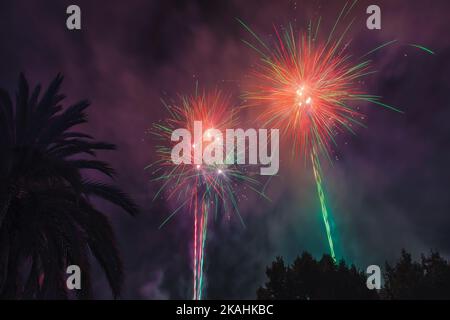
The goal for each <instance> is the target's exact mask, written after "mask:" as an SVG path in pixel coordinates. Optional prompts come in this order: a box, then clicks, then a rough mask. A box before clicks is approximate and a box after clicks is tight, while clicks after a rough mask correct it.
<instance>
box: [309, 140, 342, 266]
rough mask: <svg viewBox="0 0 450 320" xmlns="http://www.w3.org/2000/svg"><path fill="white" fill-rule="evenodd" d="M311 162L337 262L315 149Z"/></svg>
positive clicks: (326, 226)
mask: <svg viewBox="0 0 450 320" xmlns="http://www.w3.org/2000/svg"><path fill="white" fill-rule="evenodd" d="M311 162H312V166H313V172H314V178H315V180H316V186H317V193H318V195H319V200H320V206H321V211H322V218H323V222H324V224H325V230H326V233H327V239H328V245H329V247H330V254H331V257H332V258H333V260H334V261H335V262H336V254H335V252H334V241H333V235H332V231H331V225H330V218H331V216H329V215H328V209H327V204H326V201H325V193H324V191H323V185H322V176H321V169H320V162H319V159H318V157H317V153H316V151H315V149H314V148H313V150H312V152H311Z"/></svg>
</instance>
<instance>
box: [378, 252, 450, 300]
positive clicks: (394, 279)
mask: <svg viewBox="0 0 450 320" xmlns="http://www.w3.org/2000/svg"><path fill="white" fill-rule="evenodd" d="M383 296H384V298H386V299H420V300H424V299H446V300H447V299H450V265H449V264H448V262H447V261H446V260H445V259H443V258H442V257H441V256H440V254H439V253H437V252H431V254H430V255H429V256H428V257H426V256H424V255H422V257H421V262H420V263H419V262H415V261H412V258H411V254H409V253H407V252H406V251H404V250H403V251H402V253H401V256H400V259H399V261H397V263H396V264H395V265H394V266H391V265H389V264H388V263H386V272H385V286H384V290H383Z"/></svg>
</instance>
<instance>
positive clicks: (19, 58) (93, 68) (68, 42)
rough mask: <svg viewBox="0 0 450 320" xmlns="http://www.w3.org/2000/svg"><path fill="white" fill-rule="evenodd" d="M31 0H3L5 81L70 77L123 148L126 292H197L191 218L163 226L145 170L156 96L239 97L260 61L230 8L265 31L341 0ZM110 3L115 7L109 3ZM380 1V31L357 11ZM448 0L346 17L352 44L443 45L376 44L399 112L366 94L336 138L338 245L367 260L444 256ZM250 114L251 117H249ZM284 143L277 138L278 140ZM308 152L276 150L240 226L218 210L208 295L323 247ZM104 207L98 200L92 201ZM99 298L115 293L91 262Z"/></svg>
mask: <svg viewBox="0 0 450 320" xmlns="http://www.w3.org/2000/svg"><path fill="white" fill-rule="evenodd" d="M330 2H331V1H312V0H311V1H307V0H305V1H237V0H236V1H173V2H172V1H143V0H142V1H140V0H133V1H108V2H106V1H99V0H97V1H65V0H62V1H34V0H33V1H29V0H14V1H13V0H3V1H2V2H1V4H0V39H1V40H2V43H3V45H2V49H1V50H0V86H1V87H4V88H6V89H8V90H9V91H11V90H14V88H15V84H16V81H17V78H18V74H19V72H20V71H24V72H25V73H26V75H27V77H28V78H29V79H30V80H31V81H32V83H37V82H41V83H43V84H48V82H49V81H50V80H51V79H52V77H54V76H55V75H56V74H57V73H58V72H62V73H63V74H64V75H65V81H64V84H63V91H64V92H65V93H66V94H67V96H68V98H67V103H71V102H74V101H76V100H80V99H83V98H88V99H89V100H90V101H92V106H91V107H90V110H89V117H90V119H89V120H90V122H89V125H87V126H86V127H85V128H84V129H85V130H86V131H87V132H90V133H92V134H94V135H95V137H96V138H98V139H99V140H106V141H110V142H113V143H116V144H117V145H118V147H119V150H118V151H117V152H114V153H109V154H104V155H102V157H103V158H104V159H106V160H108V161H110V162H111V163H112V165H113V166H114V167H115V168H116V169H117V171H118V172H119V173H120V177H119V178H118V179H117V183H118V184H119V185H120V186H121V187H122V188H123V189H124V190H125V191H127V192H128V193H130V194H131V195H132V196H133V197H134V199H136V201H137V202H138V203H139V204H140V206H141V207H142V213H141V215H140V216H139V217H137V218H135V219H132V218H130V217H128V216H126V215H125V214H122V213H121V212H118V211H117V210H116V209H115V208H112V207H111V208H110V207H105V208H104V210H105V212H107V214H108V215H109V216H110V218H111V221H112V223H113V225H114V228H115V230H116V233H117V237H118V240H119V243H120V247H121V250H122V254H123V260H124V263H125V268H126V277H127V278H126V284H125V291H124V297H125V298H141V299H150V298H156V299H158V298H187V297H189V296H190V292H191V288H190V284H191V274H190V253H189V248H190V245H191V244H190V242H189V240H190V232H191V229H190V226H191V221H190V217H189V216H188V215H184V216H179V217H177V218H176V219H174V220H173V221H172V222H171V223H169V224H168V225H167V226H166V227H165V228H163V229H161V230H158V225H159V224H160V222H161V221H162V220H163V219H164V217H165V216H166V215H167V214H168V213H169V209H168V208H167V206H166V204H165V203H164V202H163V201H159V202H152V198H153V194H154V192H155V190H156V189H157V187H158V185H156V184H154V183H150V182H149V180H150V176H149V174H148V172H145V171H144V167H145V166H146V165H147V164H149V163H151V162H152V161H153V160H155V154H154V151H155V150H154V145H153V143H152V140H151V139H150V136H148V135H147V134H146V130H147V129H149V128H150V126H151V125H152V123H153V122H155V121H158V120H160V119H163V118H164V117H165V116H166V114H165V113H164V110H163V107H162V105H161V103H160V98H161V97H174V96H176V94H178V93H181V94H189V93H191V92H192V91H193V90H194V87H195V82H196V81H198V82H199V85H200V86H201V87H202V88H206V89H208V88H216V87H220V88H222V89H225V90H227V91H229V92H230V93H232V94H233V95H234V96H235V99H236V103H238V101H239V100H238V97H239V94H240V93H241V86H242V85H243V84H245V81H247V78H246V76H247V75H248V71H249V70H250V69H251V68H252V66H253V65H254V63H255V62H256V61H257V56H256V55H255V53H254V52H253V51H252V50H251V49H249V48H248V47H247V46H245V45H244V44H243V43H242V41H241V40H242V39H249V34H248V33H246V32H245V30H243V29H242V27H240V25H239V24H238V23H237V22H236V20H235V18H240V19H243V20H244V21H246V23H247V24H248V25H250V26H251V27H252V28H253V29H254V30H255V31H257V32H258V33H259V34H261V35H263V37H266V38H267V39H270V37H269V35H270V34H271V33H272V26H273V24H274V25H277V26H279V25H281V24H284V25H286V24H287V23H289V22H292V23H293V24H294V26H295V27H296V28H297V29H300V28H303V27H304V26H306V25H307V21H308V20H307V19H308V18H311V17H312V18H313V19H316V18H317V17H318V16H319V15H321V16H322V17H323V24H322V32H323V33H324V34H326V31H327V30H329V28H330V27H331V26H332V24H333V23H334V21H335V19H336V17H337V15H338V13H339V11H340V9H341V8H342V6H343V5H344V3H345V1H333V2H332V3H333V4H330ZM106 3H108V4H106ZM70 4H78V5H79V6H80V7H81V10H82V30H81V31H75V32H74V31H68V30H67V29H66V28H65V19H66V14H65V9H66V7H67V6H68V5H70ZM369 4H378V5H379V6H380V7H381V9H382V30H380V31H370V30H368V29H367V28H366V27H365V19H366V17H367V15H366V13H365V9H366V7H367V6H368V5H369ZM449 10H450V4H449V2H448V1H445V0H443V1H438V0H433V1H406V0H403V1H400V0H397V1H359V3H358V4H357V5H356V6H355V8H354V10H353V11H352V13H351V15H352V16H353V17H355V18H356V20H355V22H354V27H353V29H352V31H351V37H352V39H353V41H352V43H351V45H350V49H349V50H350V52H352V54H354V55H355V56H359V55H362V54H364V53H366V52H367V51H369V50H371V49H372V48H374V47H376V46H377V45H379V44H381V43H383V42H386V41H389V40H393V39H398V40H399V43H400V44H408V43H418V44H422V45H424V46H426V47H429V48H431V49H433V50H434V51H435V52H436V55H434V56H432V55H428V54H426V53H424V52H423V51H420V50H417V49H414V48H411V47H408V46H405V45H398V46H393V47H391V48H388V49H386V50H382V51H380V52H378V53H377V54H375V55H373V56H372V57H373V59H374V64H375V65H376V68H377V70H378V71H379V72H378V73H377V74H376V75H374V76H372V77H371V78H370V79H369V80H368V81H367V82H366V83H365V85H366V86H367V88H369V89H370V92H373V93H374V94H377V95H381V96H383V101H385V102H387V103H389V104H391V105H395V106H397V107H399V108H400V109H402V110H404V111H405V113H404V114H397V113H393V112H389V111H387V110H384V109H382V108H378V107H373V106H362V107H363V108H364V111H366V113H367V116H368V117H367V122H366V124H367V125H368V129H362V128H361V129H360V130H358V134H357V136H350V135H346V136H345V137H339V146H338V148H337V152H338V160H337V161H335V163H334V166H333V167H329V166H326V167H325V168H324V174H325V176H326V187H327V193H328V198H329V202H330V207H331V211H332V213H333V215H334V218H335V223H336V230H337V232H338V237H339V248H340V252H341V254H342V255H343V256H344V257H345V258H346V259H347V260H348V261H350V262H354V263H356V264H357V265H358V266H360V267H362V268H365V267H366V266H367V265H369V264H379V265H383V264H384V261H385V260H386V259H388V260H391V259H393V258H395V257H396V256H398V255H399V252H400V249H401V248H406V249H407V250H409V251H411V252H413V254H414V255H416V256H417V255H418V254H420V253H421V252H428V251H429V250H430V249H436V250H439V251H441V252H442V253H443V254H444V255H446V256H447V257H448V256H449V255H450V237H449V236H448V228H449V227H450V203H449V202H450V200H449V199H450V198H449V197H448V193H449V187H450V169H449V163H450V153H449V152H448V147H449V143H450V125H448V123H447V122H448V119H450V110H449V107H450V95H449V94H448V93H449V92H450V88H449V84H450V79H449V77H450V62H449V61H450V38H449V37H448V32H449V30H450V23H449V22H448V11H449ZM245 119H246V120H247V123H245V122H244V124H243V125H244V126H248V127H250V126H252V123H251V121H250V119H252V115H251V114H247V117H246V118H245ZM281 152H283V150H282V151H281ZM302 169H304V166H303V165H302V164H301V163H297V164H295V163H291V162H290V161H288V160H286V159H284V157H283V162H282V163H281V169H280V172H279V174H280V177H276V178H274V179H273V181H272V182H271V184H270V186H269V188H268V190H267V193H268V196H269V197H271V198H272V202H271V203H269V202H262V201H261V200H258V199H256V198H255V197H252V196H251V197H250V198H249V200H247V201H244V203H242V204H241V205H242V215H243V216H244V219H245V221H246V224H247V228H246V229H242V227H241V226H240V224H239V223H238V220H237V219H232V220H231V221H229V222H228V221H225V220H224V221H217V222H216V223H215V224H214V226H213V233H212V234H211V237H210V239H209V243H208V249H207V250H208V261H207V267H206V270H207V271H206V272H207V279H208V284H207V288H208V289H207V296H208V297H210V298H253V297H254V296H255V291H256V288H257V287H258V286H259V285H262V284H263V282H264V277H265V276H264V270H265V266H266V265H267V264H269V263H270V262H271V261H272V260H273V259H274V257H275V256H276V255H283V256H284V257H286V258H287V259H288V260H291V259H293V258H294V257H295V256H296V255H297V254H299V253H300V252H301V251H302V250H309V251H311V252H312V253H314V254H315V255H321V254H322V253H324V252H326V251H327V245H326V239H325V236H324V232H323V225H322V222H321V220H320V219H321V218H320V215H319V212H318V210H319V208H318V203H317V198H316V195H315V190H314V184H313V180H312V179H313V178H312V176H311V174H310V172H308V171H306V170H302ZM100 205H103V204H100ZM96 272H97V273H98V275H99V276H98V277H97V280H96V281H94V284H95V290H96V295H97V297H99V298H107V297H109V292H108V289H107V285H106V280H105V279H104V278H103V276H102V275H101V273H100V272H98V270H96Z"/></svg>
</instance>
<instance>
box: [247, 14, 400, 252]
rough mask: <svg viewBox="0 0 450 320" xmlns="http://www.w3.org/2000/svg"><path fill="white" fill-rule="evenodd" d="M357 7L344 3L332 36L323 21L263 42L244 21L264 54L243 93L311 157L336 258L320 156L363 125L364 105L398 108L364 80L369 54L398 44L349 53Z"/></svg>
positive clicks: (327, 154)
mask: <svg viewBox="0 0 450 320" xmlns="http://www.w3.org/2000/svg"><path fill="white" fill-rule="evenodd" d="M351 7H352V6H350V7H347V5H345V6H344V8H343V9H342V11H341V13H340V15H339V17H338V19H337V21H336V23H335V24H334V27H333V29H332V30H331V32H330V34H329V35H328V37H325V38H324V39H321V38H320V37H319V25H320V19H319V20H318V22H317V24H313V23H312V22H310V23H309V25H308V28H307V31H306V32H296V31H294V28H293V27H292V25H289V26H288V27H287V28H283V29H282V30H279V29H277V28H276V27H274V29H275V32H274V33H275V38H274V39H275V41H272V42H271V43H266V42H264V41H263V40H262V39H261V38H260V37H259V36H257V35H256V34H255V33H254V32H253V31H252V30H251V29H250V28H249V27H248V26H247V25H245V24H244V23H243V22H242V21H239V22H240V23H241V24H242V25H243V26H244V28H245V29H246V30H247V31H249V32H250V34H251V35H252V36H253V37H254V40H255V41H253V42H247V41H244V42H245V43H246V44H247V45H249V46H250V47H251V48H253V49H254V50H256V51H257V52H258V54H259V55H260V58H261V59H260V63H259V64H258V65H257V67H256V68H255V69H254V70H253V72H252V73H251V83H250V84H249V87H248V90H247V91H246V93H245V94H244V98H245V100H246V106H247V107H257V108H260V111H259V113H258V114H259V116H258V120H259V121H260V122H262V123H264V125H265V126H272V127H275V128H281V130H282V133H283V134H284V136H285V137H286V138H287V139H290V141H291V142H292V143H291V144H292V146H293V147H292V154H293V155H296V154H300V155H302V157H303V158H304V159H305V160H309V159H310V160H311V166H312V169H313V173H314V178H315V181H316V186H317V191H318V196H319V199H320V203H321V212H322V217H323V221H324V224H325V229H326V233H327V239H328V244H329V249H330V254H331V256H332V257H333V259H335V260H336V254H335V244H334V240H333V238H334V237H333V232H332V222H331V215H330V213H329V210H328V209H327V205H326V201H325V193H324V187H323V181H322V180H323V179H322V173H321V167H320V160H319V158H320V157H321V156H323V157H325V158H327V159H328V160H330V161H331V156H330V155H331V152H332V151H333V147H334V146H336V141H335V136H336V134H337V133H339V132H351V133H354V130H353V127H355V126H364V125H363V123H362V122H361V120H362V119H363V115H362V114H361V113H360V112H359V111H358V106H359V105H360V104H361V103H364V104H367V103H370V104H375V105H379V106H383V107H385V108H388V109H392V110H395V111H398V112H401V111H399V110H398V109H396V108H394V107H392V106H389V105H387V104H385V103H383V102H381V100H380V99H381V97H379V96H376V95H371V94H368V93H367V92H366V91H365V90H364V89H363V88H362V85H361V83H362V80H363V79H364V78H365V77H366V76H368V75H370V74H372V73H374V72H375V71H374V70H373V68H372V65H371V60H369V59H367V56H368V55H369V54H371V53H373V52H375V51H377V50H378V49H381V48H383V47H385V46H387V45H390V44H392V43H395V42H396V41H390V42H388V43H385V44H382V45H380V46H379V47H377V48H375V49H374V50H372V51H370V52H369V53H367V54H365V55H363V56H362V57H361V58H360V59H356V60H355V59H354V57H353V56H352V55H351V54H350V53H349V52H348V46H349V43H350V42H349V41H346V35H347V33H348V31H349V29H350V27H351V24H352V23H351V22H350V23H349V24H348V25H347V27H346V28H345V29H344V31H343V32H342V33H341V34H340V35H338V36H335V34H336V27H337V26H338V25H339V23H340V20H341V19H342V18H343V17H345V16H347V15H348V13H349V11H350V9H351Z"/></svg>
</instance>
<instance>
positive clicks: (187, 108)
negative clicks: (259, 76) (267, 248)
mask: <svg viewBox="0 0 450 320" xmlns="http://www.w3.org/2000/svg"><path fill="white" fill-rule="evenodd" d="M180 101H181V102H175V103H173V104H166V103H164V102H163V104H164V106H165V107H166V109H167V111H168V113H169V114H170V117H169V118H168V119H166V120H165V121H162V122H160V123H156V124H154V125H153V129H152V130H150V133H152V134H153V135H154V136H155V137H156V138H157V139H158V140H159V141H160V142H161V145H159V146H157V154H158V156H159V160H158V161H156V162H155V163H153V164H151V165H149V166H148V167H147V169H150V168H152V169H153V170H154V171H153V175H154V176H155V178H154V179H153V181H159V182H162V186H161V188H160V190H158V192H157V193H156V195H155V197H154V199H156V198H157V197H159V196H160V195H161V193H164V195H165V196H166V198H167V199H172V200H174V202H175V203H177V204H180V205H179V206H178V208H177V209H175V210H174V211H173V212H172V213H171V214H170V215H169V216H168V217H167V218H166V219H165V220H164V221H163V222H162V224H161V226H160V228H161V227H163V226H164V225H166V224H167V223H168V221H170V220H171V219H172V218H173V217H174V216H175V214H177V213H178V212H181V211H183V210H182V209H184V211H187V212H188V213H193V215H194V217H193V224H194V228H193V229H194V235H193V267H192V269H193V295H192V297H193V299H195V300H199V299H202V298H203V297H204V296H205V283H206V281H205V260H206V251H205V249H206V242H207V234H208V224H209V220H210V219H211V217H210V215H209V213H210V212H212V210H215V212H216V213H217V212H219V211H220V212H222V213H223V214H226V215H228V216H231V214H237V215H238V217H239V220H240V222H241V223H242V224H243V225H244V223H243V219H242V217H241V216H240V213H239V209H238V206H237V203H238V199H237V198H238V197H239V196H240V194H239V192H237V191H238V190H239V189H238V188H239V187H240V186H242V185H245V186H246V187H247V188H248V189H250V190H252V191H255V192H256V193H258V194H260V195H262V194H261V193H260V192H259V191H258V190H257V189H256V186H257V185H259V184H258V181H257V180H255V179H253V178H252V177H251V175H252V173H251V172H250V171H249V170H248V169H249V168H247V167H246V166H237V165H234V164H214V165H209V164H205V163H202V164H195V163H180V164H174V163H173V162H172V159H171V151H172V147H173V145H174V143H173V142H172V140H171V136H172V132H173V131H174V130H176V129H179V128H185V129H187V130H188V131H190V132H193V131H194V130H193V126H194V122H195V121H201V122H202V124H203V126H204V127H205V129H206V131H205V133H204V134H207V132H208V130H209V129H213V128H214V129H217V130H219V131H221V132H224V131H225V129H227V128H234V127H235V126H236V124H237V117H236V111H237V108H232V105H231V104H230V101H229V98H228V97H225V96H224V95H223V94H222V93H221V92H220V91H213V92H208V93H206V92H204V93H203V94H201V95H198V94H197V93H196V94H195V95H194V96H190V97H180ZM202 134H203V132H202ZM199 143H202V142H199ZM196 147H199V148H196ZM200 147H201V146H196V145H195V142H194V144H193V145H192V148H191V153H192V154H191V156H192V157H191V159H195V154H196V150H199V149H200ZM223 147H224V148H225V145H224V146H223ZM224 153H225V151H224ZM237 154H238V152H237V150H234V155H235V156H237ZM228 157H231V155H229V154H226V155H225V158H226V159H228ZM226 163H228V162H226ZM163 191H164V192H163ZM262 196H263V195H262Z"/></svg>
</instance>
